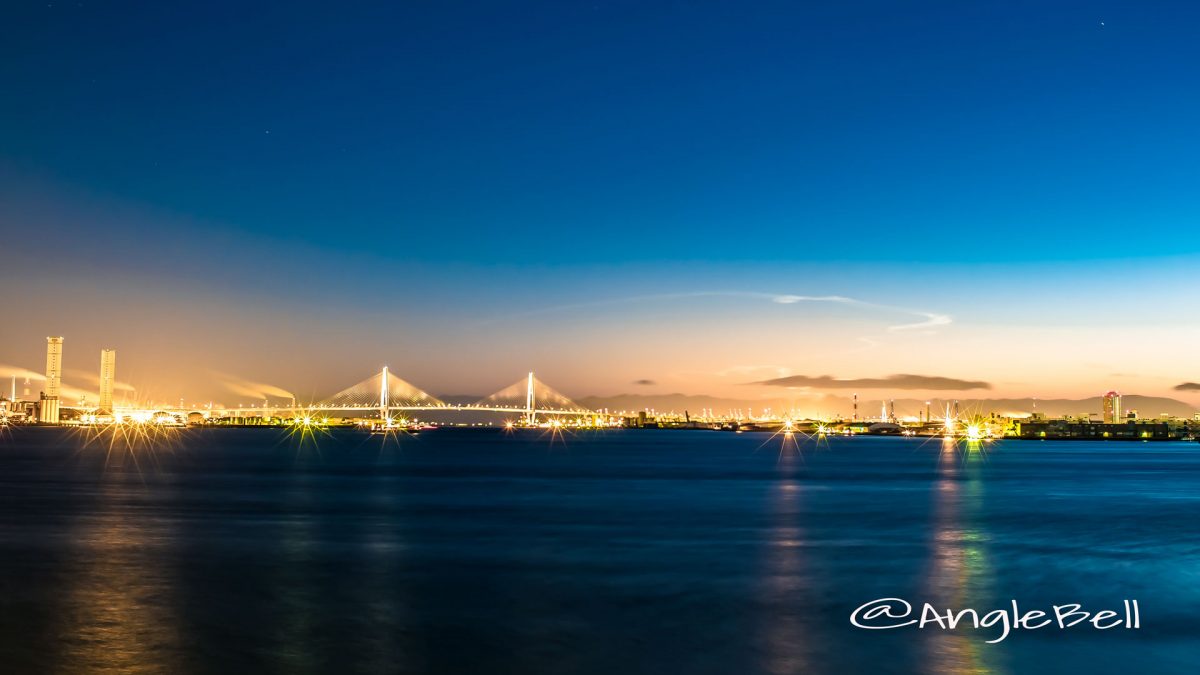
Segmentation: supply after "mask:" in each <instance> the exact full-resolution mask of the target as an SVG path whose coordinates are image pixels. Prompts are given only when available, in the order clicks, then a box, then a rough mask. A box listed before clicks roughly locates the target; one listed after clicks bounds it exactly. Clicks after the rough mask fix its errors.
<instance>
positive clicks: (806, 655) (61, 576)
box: [0, 429, 1200, 674]
mask: <svg viewBox="0 0 1200 675" xmlns="http://www.w3.org/2000/svg"><path fill="white" fill-rule="evenodd" d="M77 440H78V439H77V438H75V437H72V436H70V435H65V434H60V433H58V432H56V431H53V430H44V429H42V430H20V429H18V430H13V431H11V433H9V434H8V435H7V436H6V437H5V438H4V441H3V442H4V443H5V446H4V447H3V448H2V450H3V452H0V495H2V496H3V501H0V583H3V584H4V595H3V597H4V611H3V612H0V661H2V662H3V663H5V664H6V665H8V666H11V668H10V670H11V671H12V672H50V671H57V672H84V671H93V672H151V671H156V672H161V671H168V672H181V671H196V670H202V671H210V672H244V671H255V672H260V671H267V672H296V673H305V672H329V671H359V672H378V671H408V672H502V671H503V672H567V671H569V672H584V673H606V674H607V673H612V672H623V671H629V672H748V673H749V672H768V673H791V672H831V673H844V672H867V671H869V670H874V669H877V670H885V671H888V672H927V673H1027V672H1034V673H1036V672H1062V670H1063V668H1064V667H1068V666H1079V665H1082V666H1084V667H1090V668H1091V669H1092V670H1094V671H1111V670H1113V669H1122V668H1124V669H1138V668H1140V669H1141V670H1142V671H1143V672H1189V670H1188V666H1190V665H1192V664H1194V662H1196V661H1198V660H1200V644H1198V641H1197V638H1196V636H1197V635H1200V625H1197V621H1196V615H1195V611H1194V607H1195V606H1197V604H1200V592H1198V591H1197V590H1196V586H1197V585H1196V584H1195V583H1193V582H1194V579H1195V576H1194V575H1195V572H1194V570H1195V569H1196V566H1197V563H1200V551H1198V550H1197V548H1196V546H1195V545H1194V543H1189V542H1194V531H1193V529H1192V528H1193V523H1194V516H1195V514H1196V513H1197V512H1200V489H1198V488H1200V459H1198V458H1197V453H1196V449H1195V448H1194V447H1181V446H1178V445H1171V444H1158V445H1155V444H1148V445H1142V444H1138V445H1137V446H1136V450H1134V448H1135V446H1133V445H1121V444H1103V443H1099V444H1097V443H1086V442H1080V443H1065V444H1054V443H993V444H991V445H988V446H986V448H984V447H982V446H981V447H976V448H972V447H970V446H969V445H956V444H953V443H950V444H946V445H944V446H943V445H941V444H940V443H939V442H933V443H924V442H922V441H920V440H911V439H898V438H896V439H874V438H832V439H825V440H823V441H820V445H819V446H818V440H816V439H808V438H804V439H801V440H799V442H798V443H797V445H796V447H795V448H792V447H790V446H788V447H786V448H784V449H785V450H786V451H785V452H782V453H780V452H776V450H777V449H778V448H777V447H775V446H776V445H778V443H777V441H778V440H779V439H774V440H772V441H771V445H770V446H769V447H770V448H771V450H770V451H767V450H766V448H765V447H764V446H763V442H764V440H766V437H765V436H764V435H756V434H722V433H707V432H696V433H690V432H662V433H654V432H624V433H623V432H607V433H603V434H594V435H592V434H587V433H579V434H576V435H573V436H572V437H571V438H570V439H569V443H567V444H566V445H565V446H564V445H563V444H562V443H561V442H559V441H558V440H557V439H553V440H555V445H554V446H550V441H551V440H552V439H549V438H544V437H542V436H540V435H539V434H537V433H536V432H534V433H530V434H525V433H522V432H509V433H505V432H500V431H497V432H495V433H489V432H476V433H469V432H453V431H436V432H431V433H423V434H420V435H418V436H415V437H413V438H407V439H405V440H404V447H403V449H402V450H397V449H394V448H390V447H388V448H385V449H381V448H380V446H379V443H378V442H377V439H373V438H372V437H369V436H362V435H353V434H350V435H340V434H338V433H334V434H331V435H330V436H329V437H326V438H322V439H321V441H320V442H321V447H320V452H307V451H306V452H297V450H296V448H294V447H292V446H289V445H287V444H281V443H280V442H279V436H278V434H277V433H275V432H271V431H270V430H247V431H195V430H185V431H182V432H180V433H179V437H178V438H175V439H172V449H171V451H170V452H164V453H159V454H158V455H157V456H156V458H155V459H154V460H153V461H149V462H138V463H136V464H135V463H133V462H131V461H128V460H129V458H128V457H123V458H121V459H120V461H115V458H114V457H113V456H110V454H109V453H108V452H107V448H105V447H100V446H97V445H95V444H93V445H92V446H91V449H88V448H84V449H82V450H81V448H80V446H79V444H78V443H77ZM760 448H761V450H760ZM984 449H986V452H983V451H982V450H984ZM92 450H94V452H92ZM880 597H904V598H908V599H909V600H910V601H912V603H913V605H914V607H915V608H916V607H919V606H920V604H921V603H923V602H925V601H929V602H931V603H933V604H935V605H936V606H940V607H945V608H950V609H962V608H968V607H970V608H977V609H980V610H988V609H992V608H996V607H1005V606H1007V602H1008V600H1009V598H1018V599H1020V600H1021V601H1022V602H1024V603H1026V604H1027V605H1029V606H1030V607H1031V608H1045V607H1046V606H1048V605H1049V604H1051V603H1054V602H1084V603H1091V604H1094V605H1097V606H1100V607H1106V606H1108V605H1112V604H1114V601H1115V604H1117V605H1119V601H1120V598H1122V597H1137V598H1139V600H1140V601H1141V605H1142V608H1143V616H1144V617H1145V618H1144V621H1145V623H1146V624H1147V629H1146V630H1143V631H1142V632H1140V633H1136V634H1131V633H1109V634H1106V635H1104V636H1103V639H1098V638H1097V637H1096V636H1094V635H1091V634H1089V633H1087V632H1081V631H1076V632H1071V633H1063V634H1056V635H1048V634H1042V635H1038V636H1036V637H1031V636H1030V635H1028V634H1025V635H1021V634H1014V635H1012V636H1010V637H1009V638H1008V640H1006V641H1005V642H1003V643H1001V644H998V645H987V644H985V643H984V641H985V640H987V639H990V638H992V637H995V636H996V631H995V629H981V630H979V631H973V630H970V629H966V630H960V631H954V632H942V631H940V630H927V631H923V632H921V631H915V630H903V631H891V632H880V631H872V632H869V633H868V632H864V631H858V630H855V629H853V628H852V627H850V626H849V625H848V616H849V613H850V611H851V610H853V608H854V607H856V606H858V605H860V604H862V603H863V602H866V601H868V600H871V599H874V598H880ZM1079 654H1083V656H1082V657H1079V656H1078V655H1079ZM1078 658H1082V659H1083V662H1082V664H1080V662H1079V661H1078V660H1077V659H1078ZM1073 659H1074V660H1073Z"/></svg>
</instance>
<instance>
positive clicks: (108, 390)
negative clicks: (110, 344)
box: [100, 349, 117, 413]
mask: <svg viewBox="0 0 1200 675" xmlns="http://www.w3.org/2000/svg"><path fill="white" fill-rule="evenodd" d="M116 379H117V350H115V349H101V350H100V411H101V412H106V413H111V412H112V411H113V385H114V384H115V383H116Z"/></svg>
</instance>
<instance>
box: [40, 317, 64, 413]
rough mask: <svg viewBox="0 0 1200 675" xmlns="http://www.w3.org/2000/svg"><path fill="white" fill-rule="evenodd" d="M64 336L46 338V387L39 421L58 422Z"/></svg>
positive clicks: (42, 397)
mask: <svg viewBox="0 0 1200 675" xmlns="http://www.w3.org/2000/svg"><path fill="white" fill-rule="evenodd" d="M62 345H63V339H62V337H48V338H46V389H45V391H43V392H42V396H41V401H40V404H41V405H40V409H39V414H38V421H40V422H42V423H43V424H58V420H59V412H58V397H59V394H60V393H61V390H62Z"/></svg>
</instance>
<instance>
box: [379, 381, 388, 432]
mask: <svg viewBox="0 0 1200 675" xmlns="http://www.w3.org/2000/svg"><path fill="white" fill-rule="evenodd" d="M388 418H389V416H388V367H387V366H384V367H383V372H382V373H381V377H380V378H379V421H380V423H381V424H385V425H386V424H387V423H388Z"/></svg>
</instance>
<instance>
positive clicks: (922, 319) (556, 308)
mask: <svg viewBox="0 0 1200 675" xmlns="http://www.w3.org/2000/svg"><path fill="white" fill-rule="evenodd" d="M692 298H742V299H750V300H767V301H770V302H772V303H775V304H777V305H795V304H802V303H826V304H836V305H846V306H851V307H859V308H862V309H865V310H870V311H875V312H880V313H885V314H899V315H902V316H905V315H906V316H909V317H912V318H913V319H914V320H910V321H905V322H902V323H894V324H890V325H888V326H887V328H886V330H887V331H889V332H900V331H914V330H931V329H934V328H939V327H942V326H948V325H950V324H951V323H953V322H954V321H953V319H952V318H951V317H950V315H948V314H941V313H937V312H928V311H923V310H916V309H909V308H906V307H899V306H895V305H885V304H881V303H877V302H867V301H865V300H859V299H857V298H850V297H846V296H843V295H795V294H789V293H764V292H758V291H696V292H693V293H660V294H652V295H631V296H624V297H619V298H607V299H604V300H595V301H591V302H581V303H574V304H567V305H553V306H549V307H539V308H535V309H530V310H526V311H523V312H516V313H512V314H506V315H504V316H501V317H495V318H493V319H489V320H485V321H484V323H496V322H499V321H505V320H511V319H515V318H523V317H530V316H537V315H541V314H551V313H555V312H565V311H570V310H576V309H590V308H596V307H605V306H612V305H625V304H635V303H645V302H656V301H669V300H686V299H692Z"/></svg>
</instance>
